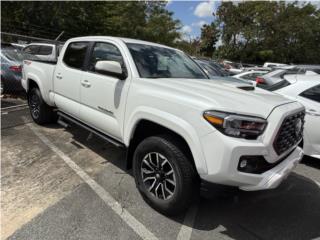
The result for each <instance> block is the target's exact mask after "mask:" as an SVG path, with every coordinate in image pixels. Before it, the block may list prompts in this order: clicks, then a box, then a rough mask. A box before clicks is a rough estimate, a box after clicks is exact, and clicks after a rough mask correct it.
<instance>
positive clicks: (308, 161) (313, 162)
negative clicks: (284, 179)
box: [301, 156, 320, 169]
mask: <svg viewBox="0 0 320 240" xmlns="http://www.w3.org/2000/svg"><path fill="white" fill-rule="evenodd" d="M301 163H302V164H305V165H307V166H309V167H313V168H316V169H320V159H317V158H313V157H309V156H304V157H303V160H302V161H301Z"/></svg>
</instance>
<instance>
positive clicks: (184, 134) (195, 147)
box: [124, 112, 207, 174]
mask: <svg viewBox="0 0 320 240" xmlns="http://www.w3.org/2000/svg"><path fill="white" fill-rule="evenodd" d="M139 115H140V114H139ZM143 115H144V117H141V118H135V121H133V122H131V124H128V126H129V127H128V128H129V129H130V130H127V134H126V135H125V137H124V142H125V144H126V145H127V146H128V149H127V168H131V166H132V159H133V153H134V151H135V149H136V147H137V146H138V144H139V143H140V142H141V141H142V140H143V139H145V138H146V137H149V136H154V135H160V134H169V135H170V136H173V137H174V138H175V139H176V140H177V141H179V144H181V146H184V149H183V150H184V152H185V153H187V155H188V157H190V159H191V160H192V164H193V165H194V166H195V168H196V170H197V172H198V173H199V174H202V173H206V171H207V166H206V163H205V161H204V156H203V153H202V148H201V144H200V139H199V138H198V136H197V134H196V131H195V129H193V128H192V127H191V125H189V124H188V123H187V122H186V121H184V120H182V119H180V118H178V117H176V116H171V119H169V118H168V117H167V118H165V116H166V115H168V114H167V113H163V112H158V113H157V114H155V112H153V114H151V112H149V113H148V114H143Z"/></svg>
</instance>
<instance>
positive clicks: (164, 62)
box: [127, 43, 208, 78]
mask: <svg viewBox="0 0 320 240" xmlns="http://www.w3.org/2000/svg"><path fill="white" fill-rule="evenodd" d="M127 46H128V48H129V50H130V53H131V55H132V57H133V60H134V62H135V64H136V67H137V69H138V71H139V74H140V77H143V78H208V77H207V76H206V75H205V74H204V73H203V72H202V70H201V69H200V67H199V66H198V65H197V64H196V63H195V62H194V61H193V60H192V59H191V58H189V57H188V56H187V55H185V54H184V53H183V52H180V51H176V50H174V49H169V48H164V47H158V46H152V45H144V44H135V43H127Z"/></svg>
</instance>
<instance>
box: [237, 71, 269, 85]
mask: <svg viewBox="0 0 320 240" xmlns="http://www.w3.org/2000/svg"><path fill="white" fill-rule="evenodd" d="M267 73H268V71H261V70H250V71H245V72H242V73H239V74H236V75H233V76H232V77H234V78H237V79H240V80H246V81H252V82H254V83H256V78H257V77H258V76H261V75H264V74H267Z"/></svg>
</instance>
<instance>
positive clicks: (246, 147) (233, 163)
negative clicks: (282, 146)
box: [200, 103, 303, 191]
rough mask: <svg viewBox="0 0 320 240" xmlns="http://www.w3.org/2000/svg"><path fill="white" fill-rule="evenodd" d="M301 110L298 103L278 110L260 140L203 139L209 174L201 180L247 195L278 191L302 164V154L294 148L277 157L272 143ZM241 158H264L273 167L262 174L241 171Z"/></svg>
mask: <svg viewBox="0 0 320 240" xmlns="http://www.w3.org/2000/svg"><path fill="white" fill-rule="evenodd" d="M301 110H303V107H301V105H299V104H296V103H291V104H287V105H283V106H280V107H278V108H276V109H275V110H274V111H273V113H272V114H271V115H270V116H269V118H268V126H267V129H266V130H265V132H264V133H263V135H261V136H260V137H259V138H258V139H257V140H246V139H239V138H232V137H228V136H225V135H223V134H222V133H220V132H219V131H215V132H212V133H210V134H208V135H206V136H204V137H202V138H201V144H202V148H203V153H204V156H205V159H206V164H207V173H206V174H201V175H200V177H201V178H202V179H203V180H205V181H207V182H210V183H216V184H223V185H229V186H235V187H238V188H240V189H241V190H246V191H255V190H263V189H271V188H275V187H277V186H278V185H279V184H280V183H281V181H282V180H283V179H285V178H286V177H287V176H288V174H289V173H290V172H291V171H292V170H293V168H294V167H295V166H296V165H297V164H298V163H299V161H300V160H301V158H302V156H303V151H302V149H301V148H300V147H297V146H293V147H292V148H290V149H289V150H288V151H286V152H285V153H283V154H281V155H278V154H277V153H276V152H275V150H274V149H273V142H274V140H275V137H276V135H277V133H278V130H279V128H280V126H281V123H282V122H283V119H284V118H285V117H286V116H288V115H291V114H293V113H296V112H298V111H301ZM242 156H263V158H264V159H265V160H266V161H267V162H268V163H270V164H274V167H272V168H271V169H269V170H267V171H265V172H263V173H260V174H253V173H246V172H242V171H239V170H238V164H239V160H240V158H241V157H242Z"/></svg>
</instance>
